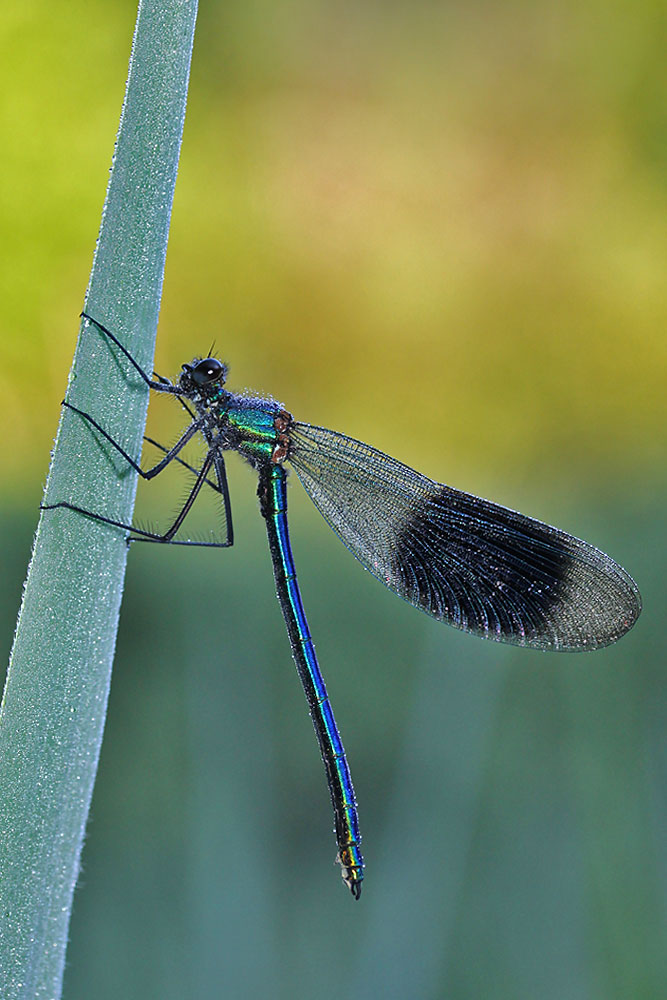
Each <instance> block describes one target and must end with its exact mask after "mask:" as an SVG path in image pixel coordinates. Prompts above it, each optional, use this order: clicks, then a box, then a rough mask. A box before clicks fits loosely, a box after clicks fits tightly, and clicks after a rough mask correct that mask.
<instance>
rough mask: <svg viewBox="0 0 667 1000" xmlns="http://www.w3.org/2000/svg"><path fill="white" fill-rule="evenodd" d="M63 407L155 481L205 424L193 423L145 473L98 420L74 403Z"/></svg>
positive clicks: (136, 470)
mask: <svg viewBox="0 0 667 1000" xmlns="http://www.w3.org/2000/svg"><path fill="white" fill-rule="evenodd" d="M63 406H66V407H67V409H68V410H73V411H74V413H78V414H79V416H80V417H83V419H84V420H85V421H86V422H87V423H89V424H90V425H91V426H92V427H94V428H95V430H96V431H99V433H100V434H101V435H102V437H104V438H105V439H106V440H107V441H108V442H109V444H110V445H112V446H113V447H114V448H115V449H116V451H117V452H119V453H120V454H121V455H122V456H123V458H124V459H125V461H126V462H127V463H128V464H129V465H131V466H132V468H133V469H134V470H135V472H138V473H139V475H140V476H141V477H142V478H143V479H153V478H154V477H155V476H157V475H159V473H160V472H162V471H163V469H166V467H167V466H168V465H169V463H170V462H171V461H173V459H175V458H176V456H177V455H178V453H179V451H181V450H182V449H183V448H184V447H185V445H186V444H187V443H188V441H190V439H191V438H193V437H194V435H195V434H196V433H197V431H199V430H201V427H202V423H203V420H202V419H199V420H195V421H193V422H192V423H191V424H190V426H189V427H188V428H187V429H186V430H185V432H184V433H183V434H182V435H181V437H180V438H179V439H178V441H177V442H176V444H175V445H174V446H173V448H170V449H169V450H168V451H167V453H166V455H165V457H164V458H163V459H161V460H160V461H159V462H158V463H157V465H155V466H153V468H151V469H148V470H146V471H144V470H143V469H142V468H141V466H140V465H139V463H138V462H136V461H135V460H134V459H133V458H132V457H131V456H130V455H128V453H127V452H126V451H125V449H124V448H123V447H122V445H120V444H119V443H118V441H116V440H115V438H113V437H112V436H111V434H109V432H108V431H105V430H104V428H103V427H102V426H101V425H100V424H99V423H98V422H97V420H95V418H94V417H91V415H90V414H89V413H86V412H85V411H84V410H80V409H79V407H78V406H74V405H73V404H72V403H68V402H67V400H63ZM158 447H160V445H158ZM183 464H185V463H183Z"/></svg>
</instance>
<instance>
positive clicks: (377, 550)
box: [44, 314, 641, 899]
mask: <svg viewBox="0 0 667 1000" xmlns="http://www.w3.org/2000/svg"><path fill="white" fill-rule="evenodd" d="M84 318H85V319H86V320H87V321H90V322H92V323H94V325H95V326H96V327H97V328H98V329H99V330H100V331H101V332H102V333H103V334H104V336H106V337H107V338H108V339H109V340H110V341H111V342H112V343H113V344H115V345H116V347H117V348H119V350H120V351H121V352H122V353H123V354H124V355H125V357H126V358H127V360H128V361H129V362H130V364H131V365H132V366H133V368H134V369H135V371H136V372H137V373H138V374H139V375H140V376H141V378H142V379H143V381H144V382H145V383H146V385H147V386H148V387H149V388H150V389H152V390H153V391H155V392H160V393H167V394H170V395H172V396H175V397H176V398H177V399H178V400H179V401H180V402H181V404H182V405H183V406H184V408H185V409H186V410H187V412H188V413H189V415H190V417H191V422H190V424H189V426H188V427H187V428H186V430H185V432H184V433H183V434H182V435H181V437H180V438H179V439H178V441H177V442H176V444H175V445H174V446H173V447H172V448H169V449H167V448H162V451H163V453H164V454H163V457H162V458H161V460H160V461H159V462H158V463H157V465H155V466H153V467H152V468H151V469H149V470H147V471H144V470H143V469H142V468H141V466H140V464H139V462H137V461H136V460H135V459H134V458H132V456H130V455H129V454H128V453H127V452H126V451H125V449H124V448H123V447H122V446H121V445H120V444H119V443H118V442H117V441H115V440H114V439H113V437H112V436H111V435H110V434H109V433H108V432H107V431H106V430H105V429H104V428H103V427H102V426H100V424H99V423H98V422H97V421H96V420H95V419H94V417H93V416H91V415H90V414H89V413H85V412H83V411H82V410H80V409H78V408H77V407H76V406H75V405H74V404H73V403H70V402H66V403H65V405H66V406H67V407H69V408H70V409H71V410H73V411H75V412H76V413H78V414H79V415H80V416H81V417H82V418H83V419H84V420H85V421H86V422H87V423H88V424H89V425H90V426H92V427H93V428H95V430H96V431H98V432H99V433H100V434H101V435H102V436H103V437H104V438H105V439H106V441H108V443H109V444H110V445H111V446H112V447H113V448H114V449H115V450H116V451H117V452H118V453H120V455H121V456H122V457H123V459H125V460H126V461H127V462H128V463H129V465H131V466H132V467H133V468H134V469H135V470H136V471H137V472H138V473H139V474H140V475H141V476H142V477H143V478H144V479H153V478H154V477H155V476H156V475H158V474H159V473H160V472H162V471H163V470H164V469H165V468H167V466H168V465H169V464H170V463H171V462H177V463H180V464H181V465H185V466H186V467H187V468H188V469H190V470H191V471H192V472H195V473H196V479H195V482H194V485H193V486H192V488H191V490H190V492H189V495H188V497H187V499H186V501H185V503H184V504H183V506H182V508H181V510H180V512H179V514H178V516H177V517H176V519H175V520H174V522H173V524H172V525H171V527H170V528H169V529H168V531H166V532H165V533H164V534H159V533H157V532H152V531H147V530H142V529H140V528H137V527H134V526H133V525H131V524H123V523H122V522H120V521H117V520H114V518H112V517H109V516H107V515H105V514H101V513H99V512H92V511H88V510H84V509H83V508H81V507H79V506H77V505H75V504H72V503H70V502H67V501H60V502H58V503H54V504H50V505H48V506H45V507H44V509H45V510H53V509H54V508H58V507H61V508H67V509H69V510H73V511H76V512H78V513H80V514H85V515H86V516H88V517H93V518H95V519H96V520H98V521H102V522H103V523H105V524H109V525H113V526H116V527H119V528H123V529H125V530H127V531H128V532H130V534H129V536H128V540H129V541H133V540H144V541H151V542H163V543H169V542H174V541H175V536H176V534H177V532H178V530H179V529H180V527H181V525H182V524H183V521H184V520H185V518H186V516H187V514H188V512H189V511H190V509H191V508H192V505H193V503H194V502H195V500H196V498H197V496H198V494H199V493H200V491H201V490H202V488H203V487H204V486H208V487H211V488H212V489H214V490H215V491H217V492H218V493H219V494H220V499H221V502H222V503H223V504H224V510H225V520H226V538H225V539H224V541H221V542H217V543H212V542H181V543H180V544H193V545H201V544H204V545H218V546H220V547H227V546H230V545H232V543H233V529H232V515H231V505H230V500H229V491H228V488H227V477H226V472H225V462H224V453H225V452H226V451H237V452H238V453H239V454H240V455H241V456H242V458H244V459H246V461H247V462H249V463H250V465H251V466H252V467H253V468H254V469H255V470H256V472H257V474H258V477H259V486H258V490H257V494H258V497H259V506H260V510H261V513H262V516H263V518H264V520H265V522H266V528H267V532H268V538H269V549H270V552H271V559H272V562H273V572H274V576H275V581H276V588H277V592H278V600H279V601H280V606H281V609H282V613H283V616H284V618H285V624H286V626H287V634H288V636H289V640H290V645H291V647H292V655H293V657H294V661H295V663H296V667H297V671H298V673H299V677H300V679H301V683H302V685H303V688H304V691H305V694H306V698H307V700H308V707H309V709H310V714H311V717H312V720H313V725H314V727H315V732H316V735H317V740H318V743H319V746H320V751H321V753H322V759H323V761H324V767H325V770H326V774H327V781H328V783H329V790H330V793H331V800H332V803H333V810H334V820H335V833H336V841H337V844H338V858H337V860H338V861H339V862H340V865H341V867H342V876H343V880H344V881H345V883H346V884H347V886H348V887H349V888H350V889H351V891H352V894H353V895H354V897H355V898H356V899H358V898H359V895H360V893H361V883H362V880H363V877H364V862H363V858H362V855H361V834H360V832H359V820H358V815H357V805H356V800H355V795H354V789H353V787H352V779H351V776H350V770H349V767H348V763H347V760H346V757H345V751H344V749H343V744H342V741H341V738H340V735H339V733H338V728H337V726H336V722H335V719H334V716H333V712H332V709H331V704H330V702H329V698H328V695H327V691H326V687H325V685H324V680H323V678H322V675H321V673H320V669H319V665H318V662H317V657H316V655H315V649H314V646H313V642H312V639H311V636H310V632H309V629H308V622H307V621H306V615H305V612H304V609H303V604H302V601H301V594H300V592H299V585H298V582H297V577H296V571H295V568H294V561H293V558H292V551H291V547H290V539H289V532H288V526H287V471H286V468H285V463H286V462H289V463H290V464H291V466H292V467H293V468H294V470H295V471H296V474H297V476H298V477H299V479H300V480H301V483H302V484H303V486H304V488H305V489H306V492H307V493H308V494H309V496H310V497H311V499H312V500H313V502H314V503H315V505H316V506H317V508H318V509H319V510H320V512H321V513H322V515H323V516H324V518H325V519H326V520H327V521H328V523H329V524H330V526H331V527H332V528H333V530H334V531H335V532H336V534H337V535H338V536H339V538H340V539H341V540H342V541H343V542H344V543H345V545H346V546H347V547H348V548H349V549H350V551H351V552H352V553H353V554H354V555H355V556H356V557H357V559H358V560H359V561H360V562H361V564H362V565H363V566H364V567H365V568H366V569H367V570H369V572H371V573H372V574H373V576H376V577H377V578H378V580H381V581H382V583H384V584H385V586H387V587H389V589H390V590H393V591H394V592H395V593H396V594H398V595H399V596H400V597H402V598H404V599H405V600H406V601H409V602H410V604H413V605H414V606H415V607H417V608H420V609H421V610H422V611H425V612H426V613H427V614H429V615H432V616H433V617H434V618H437V619H438V620H439V621H443V622H447V623H448V624H449V625H454V626H455V627H456V628H459V629H462V630H463V631H466V632H471V633H473V634H475V635H478V636H483V637H484V638H488V639H495V640H497V641H500V642H509V643H514V644H516V645H519V646H530V647H533V648H537V649H552V650H587V649H597V648H599V647H601V646H607V645H609V644H610V643H612V642H615V641H616V640H617V639H619V638H620V637H621V636H622V635H623V634H624V633H625V632H627V631H628V629H629V628H631V627H632V625H633V624H634V623H635V621H636V620H637V618H638V616H639V613H640V611H641V599H640V596H639V591H638V589H637V587H636V585H635V583H634V581H633V580H632V578H631V577H630V576H629V575H628V573H626V571H625V570H624V569H623V568H622V567H621V566H619V565H618V563H616V562H614V560H613V559H611V558H610V557H609V556H607V555H605V554H604V553H603V552H601V551H600V550H599V549H596V548H594V547H593V546H592V545H589V544H588V543H587V542H583V541H581V540H580V539H578V538H574V537H573V536H572V535H568V534H566V533H565V532H564V531H560V530H559V529H558V528H552V527H549V526H548V525H546V524H542V523H541V522H540V521H536V520H534V519H532V518H529V517H525V516H524V515H523V514H518V513H516V511H513V510H509V509H508V508H506V507H501V506H499V505H498V504H494V503H490V502H489V501H488V500H481V499H479V498H478V497H475V496H472V495H470V494H468V493H461V492H460V491H458V490H455V489H452V488H451V487H449V486H444V485H442V484H441V483H436V482H433V481H432V480H431V479H427V478H426V477H425V476H422V475H420V474H419V473H418V472H415V471H414V470H413V469H411V468H409V467H408V466H406V465H403V464H402V463H401V462H397V461H396V460H395V459H393V458H390V457H389V456H388V455H385V454H383V453H382V452H380V451H377V450H376V449H375V448H371V447H370V446H369V445H367V444H363V443H362V442H361V441H355V440H354V439H353V438H349V437H346V436H345V435H344V434H338V433H337V432H336V431H330V430H325V429H324V428H323V427H314V426H312V425H310V424H302V423H299V422H298V421H296V420H294V418H293V417H292V415H291V414H290V413H288V412H287V410H285V409H284V408H283V407H282V405H281V404H280V403H278V402H276V401H275V400H273V399H266V398H259V397H255V396H252V395H249V394H246V393H239V394H236V393H233V392H230V391H229V390H228V389H226V388H225V382H226V378H227V367H226V365H224V364H223V363H222V362H221V361H219V360H218V359H217V358H214V357H207V358H195V359H194V360H193V361H192V362H190V363H189V364H184V365H183V367H182V371H181V373H180V374H179V376H178V379H177V380H176V382H175V383H172V382H170V381H169V380H167V379H164V378H161V377H160V376H156V377H155V378H150V377H149V376H148V374H147V373H146V372H144V371H143V370H142V368H141V367H140V365H139V364H138V363H137V362H136V361H135V359H134V358H133V357H132V355H131V354H130V352H129V351H128V350H127V349H126V348H125V347H124V346H123V345H122V344H121V343H120V342H119V340H118V339H117V338H116V337H115V336H114V334H113V333H111V331H110V330H108V329H107V328H106V327H104V326H102V324H101V323H98V322H97V321H96V320H93V319H92V317H88V316H85V314H84ZM196 435H201V437H202V438H203V440H204V443H205V447H206V454H205V458H204V460H203V462H202V464H201V466H200V467H199V468H193V467H192V466H191V465H189V464H188V463H187V462H185V460H184V459H183V457H182V453H183V449H184V448H185V446H186V444H187V443H188V442H189V441H190V440H191V439H192V438H194V437H195V436H196ZM152 443H153V444H155V442H152ZM158 447H161V446H159V445H158Z"/></svg>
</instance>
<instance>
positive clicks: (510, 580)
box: [289, 423, 641, 650]
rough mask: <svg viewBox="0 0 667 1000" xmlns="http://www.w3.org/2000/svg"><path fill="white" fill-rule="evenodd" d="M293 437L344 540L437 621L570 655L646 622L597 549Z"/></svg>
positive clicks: (311, 433)
mask: <svg viewBox="0 0 667 1000" xmlns="http://www.w3.org/2000/svg"><path fill="white" fill-rule="evenodd" d="M290 440H291V447H290V454H289V458H290V461H291V462H292V465H293V466H294V468H295V470H296V473H297V475H298V477H299V479H300V480H301V482H302V484H303V486H304V487H305V489H306V491H307V492H308V494H309V495H310V497H311V499H312V500H313V502H314V503H315V505H316V506H317V507H318V509H319V510H320V512H321V513H322V515H323V516H324V517H325V518H326V520H327V521H328V522H329V524H330V525H331V527H332V528H333V529H334V531H335V532H336V534H337V535H339V537H340V538H341V539H342V541H343V542H344V543H345V545H347V547H348V548H349V549H350V550H351V551H352V552H353V553H354V555H355V556H356V557H357V559H358V560H359V561H360V562H361V563H362V565H363V566H365V567H366V569H367V570H369V571H370V572H371V573H372V574H373V575H374V576H376V577H377V578H378V580H381V581H382V582H383V583H384V584H385V585H386V586H387V587H389V589H390V590H393V591H394V592H395V593H397V594H398V595H399V596H400V597H402V598H404V599H405V600H406V601H409V602H410V604H414V605H415V607H417V608H421V610H422V611H425V612H426V613H427V614H429V615H432V616H433V617H434V618H437V619H439V620H440V621H444V622H447V623H448V624H450V625H454V626H456V628H460V629H463V630H464V631H466V632H473V633H475V634H476V635H480V636H483V637H485V638H488V639H495V640H497V641H499V642H511V643H515V644H517V645H520V646H533V647H537V648H541V649H562V650H578V649H595V648H597V647H600V646H606V645H608V644H609V643H612V642H615V641H616V639H619V638H620V637H621V636H622V635H623V634H624V633H625V632H627V631H628V629H629V628H631V627H632V625H633V624H634V622H635V621H636V620H637V618H638V616H639V613H640V611H641V599H640V596H639V591H638V589H637V587H636V585H635V583H634V581H633V580H632V578H631V577H630V576H629V575H628V573H626V572H625V570H624V569H623V568H622V567H621V566H619V565H618V563H616V562H614V560H613V559H610V558H609V556H607V555H605V554H604V552H600V550H599V549H596V548H594V547H593V546H592V545H589V544H588V543H587V542H583V541H581V540H580V539H579V538H574V537H573V536H572V535H568V534H566V533H565V532H564V531H559V530H558V529H557V528H552V527H549V525H546V524H542V522H540V521H536V520H534V519H533V518H530V517H524V515H523V514H518V513H517V512H516V511H513V510H509V509H508V508H507V507H501V506H499V505H498V504H494V503H490V502H489V501H488V500H481V499H479V498H478V497H475V496H472V495H471V494H469V493H461V492H460V491H459V490H454V489H451V488H450V487H449V486H444V485H442V484H441V483H435V482H433V481H432V480H430V479H427V478H426V476H422V475H420V474H419V473H418V472H415V471H414V470H413V469H410V468H409V467H408V466H407V465H403V464H402V463H401V462H397V461H396V460H395V459H393V458H390V457H389V456H388V455H384V454H383V453H382V452H381V451H377V450H376V449H375V448H371V447H370V446H369V445H367V444H363V443H362V442H361V441H355V440H354V439H352V438H348V437H346V436H345V435H343V434H338V433H336V432H335V431H329V430H325V429H324V428H323V427H313V426H311V425H310V424H300V423H295V424H294V425H293V426H292V428H291V429H290Z"/></svg>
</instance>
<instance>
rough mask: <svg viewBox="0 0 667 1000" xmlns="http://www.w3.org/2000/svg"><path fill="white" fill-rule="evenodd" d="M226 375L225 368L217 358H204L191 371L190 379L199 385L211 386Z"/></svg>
mask: <svg viewBox="0 0 667 1000" xmlns="http://www.w3.org/2000/svg"><path fill="white" fill-rule="evenodd" d="M224 374H225V366H224V365H223V364H222V363H221V362H220V361H218V360H217V358H204V360H203V361H199V362H198V363H197V364H196V365H195V366H194V368H192V370H191V371H190V377H191V378H192V380H193V382H195V383H196V384H197V385H210V383H211V382H217V381H218V379H220V378H222V377H223V376H224Z"/></svg>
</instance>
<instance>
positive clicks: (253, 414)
mask: <svg viewBox="0 0 667 1000" xmlns="http://www.w3.org/2000/svg"><path fill="white" fill-rule="evenodd" d="M223 407H224V408H223ZM221 409H222V413H223V414H224V417H223V421H224V433H225V436H228V437H229V439H230V444H231V446H232V447H233V448H235V449H236V450H238V452H239V453H240V454H241V455H242V456H243V457H244V458H245V459H247V460H248V461H249V462H250V464H251V465H253V466H255V467H257V466H261V465H264V464H269V463H271V462H274V463H275V462H277V461H282V459H283V458H284V457H285V454H283V453H282V448H281V442H282V439H283V438H284V433H283V432H284V430H285V419H284V418H283V417H282V415H283V414H285V411H284V409H283V407H282V406H281V404H280V403H277V402H276V401H275V400H273V399H261V398H260V399H257V398H252V397H247V396H231V397H228V399H227V401H226V402H225V403H224V404H222V407H221ZM221 415H222V414H221ZM289 419H290V420H291V418H289Z"/></svg>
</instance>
